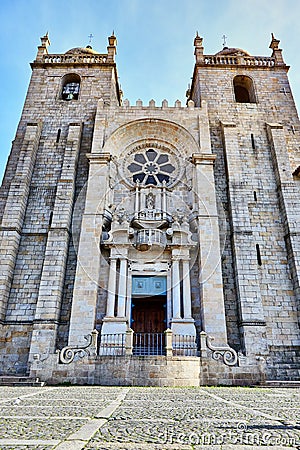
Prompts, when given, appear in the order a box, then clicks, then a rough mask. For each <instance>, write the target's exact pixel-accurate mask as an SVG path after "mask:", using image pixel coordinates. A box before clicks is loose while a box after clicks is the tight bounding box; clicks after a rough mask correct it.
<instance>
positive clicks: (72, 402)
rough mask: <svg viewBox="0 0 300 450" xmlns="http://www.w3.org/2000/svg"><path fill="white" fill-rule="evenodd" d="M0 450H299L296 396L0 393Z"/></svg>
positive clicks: (68, 390)
mask: <svg viewBox="0 0 300 450" xmlns="http://www.w3.org/2000/svg"><path fill="white" fill-rule="evenodd" d="M0 394H1V399H0V430H1V435H0V450H12V449H17V450H24V449H26V450H43V449H45V450H46V449H47V450H52V449H57V450H69V449H70V450H71V449H72V450H80V449H88V450H92V449H101V450H126V449H128V450H143V449H145V450H146V449H147V450H148V449H149V450H169V449H170V450H171V449H174V450H175V449H183V450H185V449H195V450H200V449H215V450H217V449H219V450H221V449H222V450H229V449H235V450H240V449H247V448H251V449H258V448H263V449H268V448H270V449H271V448H272V449H278V450H279V449H280V450H284V449H300V407H299V406H300V391H299V389H297V388H296V389H279V388H278V389H271V388H270V389H263V388H225V387H224V388H221V387H217V388H216V387H215V388H207V387H203V388H143V387H129V388H127V387H100V386H93V387H91V386H85V387H75V386H74V387H52V386H51V387H50V386H46V387H42V388H27V387H26V388H25V387H0Z"/></svg>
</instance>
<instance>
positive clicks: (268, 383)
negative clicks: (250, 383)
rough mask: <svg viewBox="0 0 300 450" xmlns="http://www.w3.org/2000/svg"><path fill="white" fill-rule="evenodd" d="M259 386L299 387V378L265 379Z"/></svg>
mask: <svg viewBox="0 0 300 450" xmlns="http://www.w3.org/2000/svg"><path fill="white" fill-rule="evenodd" d="M260 387H278V388H300V380H291V381H288V380H286V381H285V380H266V381H265V382H264V383H263V384H261V385H260Z"/></svg>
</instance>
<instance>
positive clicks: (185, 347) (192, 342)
mask: <svg viewBox="0 0 300 450" xmlns="http://www.w3.org/2000/svg"><path fill="white" fill-rule="evenodd" d="M172 348H173V356H197V355H198V345H197V342H196V336H191V335H182V334H173V336H172Z"/></svg>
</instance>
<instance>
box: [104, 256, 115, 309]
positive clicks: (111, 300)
mask: <svg viewBox="0 0 300 450" xmlns="http://www.w3.org/2000/svg"><path fill="white" fill-rule="evenodd" d="M116 280H117V259H116V258H114V257H111V258H110V267H109V278H108V292H107V308H106V317H114V316H115V298H116Z"/></svg>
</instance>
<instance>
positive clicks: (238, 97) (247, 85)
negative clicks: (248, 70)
mask: <svg viewBox="0 0 300 450" xmlns="http://www.w3.org/2000/svg"><path fill="white" fill-rule="evenodd" d="M233 87H234V95H235V101H236V102H237V103H256V99H255V94H254V87H253V81H252V80H251V78H250V77H247V76H245V75H237V76H236V77H235V78H234V79H233Z"/></svg>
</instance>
